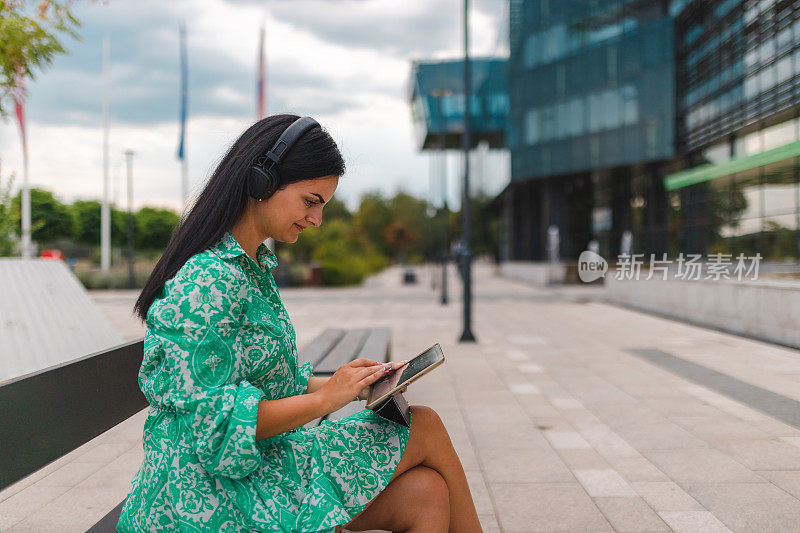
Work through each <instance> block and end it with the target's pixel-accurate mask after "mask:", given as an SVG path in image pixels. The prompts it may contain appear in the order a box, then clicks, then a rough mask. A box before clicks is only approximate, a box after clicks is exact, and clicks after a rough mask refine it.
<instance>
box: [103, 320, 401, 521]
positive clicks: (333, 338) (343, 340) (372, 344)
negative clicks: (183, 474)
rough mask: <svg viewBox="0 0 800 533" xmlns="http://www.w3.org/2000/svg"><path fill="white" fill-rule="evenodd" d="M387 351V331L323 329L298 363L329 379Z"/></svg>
mask: <svg viewBox="0 0 800 533" xmlns="http://www.w3.org/2000/svg"><path fill="white" fill-rule="evenodd" d="M390 351H391V346H390V338H389V328H372V329H352V330H342V329H326V330H325V331H323V332H322V333H321V334H319V335H318V336H317V337H316V338H314V340H312V341H311V342H310V343H308V344H307V345H305V346H303V348H301V349H300V350H299V353H298V359H299V361H300V363H301V364H302V363H304V362H306V361H310V362H311V364H312V365H313V367H314V375H315V376H320V377H325V376H332V375H333V373H334V372H336V369H338V368H339V367H340V366H342V365H345V364H347V363H349V362H350V361H352V360H353V359H356V358H358V357H365V358H367V359H374V360H375V361H379V362H382V363H385V362H387V361H389V357H390ZM363 408H364V403H363V402H350V403H349V404H348V405H346V406H344V407H343V408H341V409H339V410H338V411H335V412H333V413H330V414H328V415H325V416H323V417H320V418H317V419H316V420H312V421H311V422H309V423H307V424H305V426H304V427H314V426H317V425H319V424H320V423H322V421H323V420H338V419H339V418H343V417H345V416H347V415H350V414H353V413H356V412H358V411H360V410H361V409H363ZM124 503H125V501H124V500H123V501H122V502H120V503H119V505H117V506H116V507H114V509H112V510H111V511H109V513H108V514H107V515H106V516H104V517H103V518H101V519H100V521H99V522H97V523H96V524H95V525H94V526H92V527H91V528H90V529H89V530H88V532H87V533H106V532H114V531H116V527H117V522H118V521H119V515H120V513H121V512H122V506H123V505H124Z"/></svg>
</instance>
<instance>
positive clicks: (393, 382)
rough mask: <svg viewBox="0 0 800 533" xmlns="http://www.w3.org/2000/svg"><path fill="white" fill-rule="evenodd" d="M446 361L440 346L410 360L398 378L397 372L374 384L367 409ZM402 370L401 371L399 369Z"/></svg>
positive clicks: (436, 345) (435, 346)
mask: <svg viewBox="0 0 800 533" xmlns="http://www.w3.org/2000/svg"><path fill="white" fill-rule="evenodd" d="M443 359H444V354H443V353H442V349H441V347H440V346H439V345H438V344H434V345H433V346H431V347H430V348H428V349H427V350H425V351H424V352H422V353H421V354H419V355H418V356H416V357H414V358H413V359H411V360H409V361H408V363H407V364H406V365H405V366H403V367H402V372H401V373H400V375H399V376H398V374H397V370H396V371H394V372H392V373H391V374H390V375H388V376H386V377H385V378H383V379H380V380H378V381H376V382H375V383H373V384H372V387H371V388H370V393H369V399H368V400H367V407H370V408H371V407H373V406H374V405H377V404H378V403H379V402H380V401H381V400H382V399H383V398H384V397H388V396H387V395H389V394H391V393H393V392H394V391H396V390H398V389H401V388H402V387H403V386H404V385H405V384H406V383H408V382H409V381H412V380H413V379H414V378H416V377H418V376H419V375H420V374H424V373H425V372H426V371H428V369H430V368H431V367H432V366H436V364H437V363H439V362H441V361H442V360H443ZM398 370H400V369H398Z"/></svg>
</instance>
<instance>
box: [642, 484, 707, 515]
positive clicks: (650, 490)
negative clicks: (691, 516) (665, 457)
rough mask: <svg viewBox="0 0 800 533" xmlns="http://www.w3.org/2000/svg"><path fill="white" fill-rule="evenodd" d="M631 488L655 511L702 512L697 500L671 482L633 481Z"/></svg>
mask: <svg viewBox="0 0 800 533" xmlns="http://www.w3.org/2000/svg"><path fill="white" fill-rule="evenodd" d="M631 486H632V487H633V490H635V491H636V492H637V493H638V494H639V496H641V497H642V498H644V500H645V501H646V502H647V503H648V504H649V505H650V507H652V508H653V509H655V510H656V511H700V510H704V509H703V506H702V505H700V504H699V503H698V502H697V500H695V499H694V498H692V497H691V496H689V494H687V493H686V491H684V490H683V489H682V488H680V487H679V486H678V485H677V484H675V483H673V482H672V481H634V482H632V483H631Z"/></svg>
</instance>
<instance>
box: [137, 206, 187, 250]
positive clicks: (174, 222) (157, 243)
mask: <svg viewBox="0 0 800 533" xmlns="http://www.w3.org/2000/svg"><path fill="white" fill-rule="evenodd" d="M179 221H180V217H179V216H178V215H177V214H176V213H175V212H174V211H171V210H169V209H157V208H155V207H143V208H141V209H139V211H138V212H137V213H136V215H135V220H134V226H135V232H134V239H135V243H136V247H137V248H141V249H151V250H152V249H161V250H163V249H164V248H166V247H167V244H168V243H169V239H170V238H171V237H172V232H173V231H175V228H176V227H177V226H178V222H179ZM126 242H127V241H126Z"/></svg>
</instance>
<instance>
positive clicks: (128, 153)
mask: <svg viewBox="0 0 800 533" xmlns="http://www.w3.org/2000/svg"><path fill="white" fill-rule="evenodd" d="M133 155H134V152H133V150H125V163H126V165H127V169H128V288H129V289H134V288H136V287H135V285H136V280H135V278H134V274H133Z"/></svg>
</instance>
